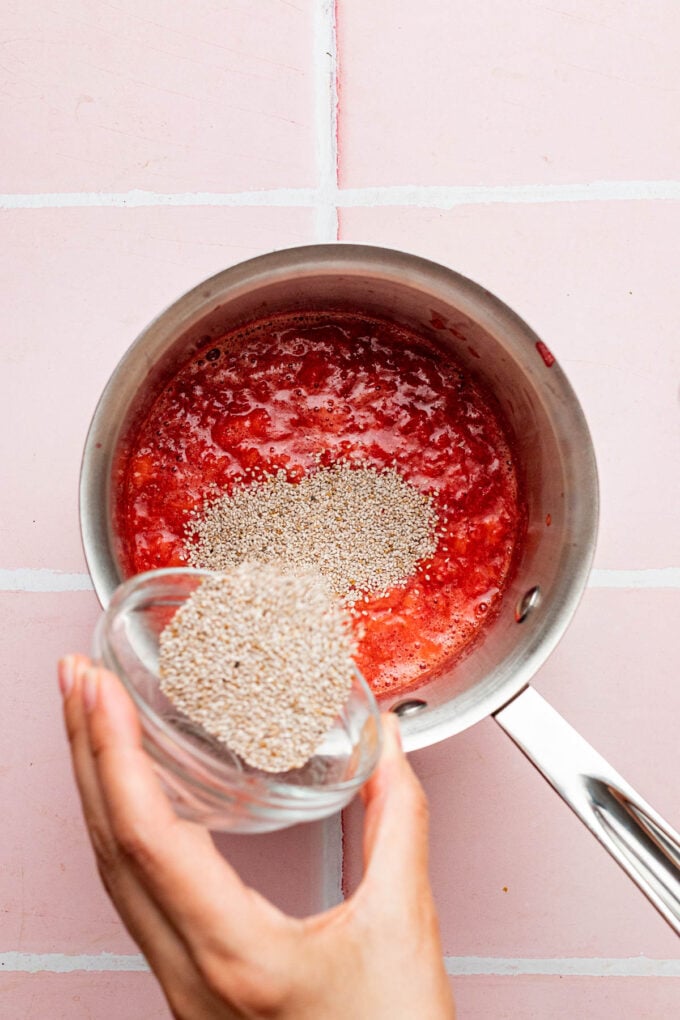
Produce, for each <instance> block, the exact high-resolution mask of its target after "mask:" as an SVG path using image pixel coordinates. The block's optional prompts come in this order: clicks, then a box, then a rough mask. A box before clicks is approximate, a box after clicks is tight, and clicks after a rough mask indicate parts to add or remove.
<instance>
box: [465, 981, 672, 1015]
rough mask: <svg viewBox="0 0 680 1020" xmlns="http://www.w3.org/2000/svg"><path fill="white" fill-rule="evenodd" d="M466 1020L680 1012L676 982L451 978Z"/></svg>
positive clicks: (668, 1013) (670, 1013)
mask: <svg viewBox="0 0 680 1020" xmlns="http://www.w3.org/2000/svg"><path fill="white" fill-rule="evenodd" d="M452 986H453V992H454V995H455V997H456V1006H457V1008H458V1012H459V1015H460V1016H461V1017H464V1018H465V1020H575V1018H576V1017H578V1018H579V1020H613V1018H614V1017H621V1018H623V1017H630V1018H631V1020H633V1018H635V1020H662V1018H664V1020H665V1018H670V1017H673V1016H677V1015H678V1013H680V981H679V980H678V979H677V978H658V977H653V978H633V977H619V978H609V977H559V976H555V977H543V976H540V975H534V974H532V975H517V976H513V977H457V978H452Z"/></svg>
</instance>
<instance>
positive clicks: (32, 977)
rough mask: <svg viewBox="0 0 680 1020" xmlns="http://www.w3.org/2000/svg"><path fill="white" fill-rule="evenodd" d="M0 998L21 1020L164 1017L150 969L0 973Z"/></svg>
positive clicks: (154, 1019) (166, 1017) (163, 1005)
mask: <svg viewBox="0 0 680 1020" xmlns="http://www.w3.org/2000/svg"><path fill="white" fill-rule="evenodd" d="M0 999H2V1001H3V1002H4V1003H5V1005H6V1006H7V1007H9V1008H11V1009H12V1013H11V1014H9V1013H8V1014H7V1016H8V1017H9V1016H10V1015H11V1016H12V1017H21V1018H22V1020H45V1018H46V1017H49V1018H50V1020H95V1018H96V1020H99V1018H100V1017H108V1016H110V1017H117V1018H119V1020H122V1018H125V1020H169V1017H170V1012H169V1010H168V1007H167V1005H166V1002H165V999H164V997H163V995H162V993H161V991H160V988H159V987H158V985H157V984H156V981H155V980H154V979H153V977H152V976H151V974H118V973H106V972H104V973H98V974H88V973H84V972H83V971H77V972H75V973H68V974H47V973H39V974H17V973H14V974H0Z"/></svg>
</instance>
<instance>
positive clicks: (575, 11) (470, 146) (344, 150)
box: [338, 0, 680, 187]
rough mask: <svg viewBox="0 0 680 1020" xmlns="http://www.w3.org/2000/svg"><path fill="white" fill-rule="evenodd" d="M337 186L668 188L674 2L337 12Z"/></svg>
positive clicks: (360, 5) (379, 7)
mask: <svg viewBox="0 0 680 1020" xmlns="http://www.w3.org/2000/svg"><path fill="white" fill-rule="evenodd" d="M338 36H339V42H340V61H341V63H340V67H341V80H340V98H341V114H342V118H341V125H340V143H341V147H340V155H341V159H340V181H341V184H342V185H343V186H345V187H360V186H362V185H371V184H390V185H391V184H459V185H460V184H473V185H474V184H512V183H529V184H535V183H539V182H541V183H542V182H551V183H555V182H561V181H589V180H600V179H603V178H605V179H612V180H616V179H624V180H635V179H638V178H655V179H663V178H666V177H669V178H675V177H676V176H677V150H678V142H679V138H678V131H679V128H678V120H677V111H676V99H675V92H676V90H677V88H678V84H679V78H680V70H679V69H678V61H677V6H676V4H674V3H673V0H661V2H660V0H652V2H645V0H623V2H611V3H600V4H596V5H593V4H590V3H586V2H585V0H562V2H560V3H559V4H553V5H547V4H546V5H543V4H538V3H532V2H528V0H511V2H507V0H478V2H476V3H449V4H442V3H440V2H438V0H419V2H418V3H413V2H411V0H392V2H390V3H381V2H378V3H370V4H368V3H365V2H364V0H341V2H340V7H339V13H338Z"/></svg>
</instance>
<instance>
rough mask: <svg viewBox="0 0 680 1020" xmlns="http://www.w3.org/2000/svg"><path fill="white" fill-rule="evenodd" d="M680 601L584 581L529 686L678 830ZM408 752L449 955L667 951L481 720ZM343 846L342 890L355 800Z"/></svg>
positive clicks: (573, 825) (357, 839)
mask: <svg viewBox="0 0 680 1020" xmlns="http://www.w3.org/2000/svg"><path fill="white" fill-rule="evenodd" d="M679 609H680V593H679V592H677V591H675V592H659V591H656V592H654V591H605V590H593V591H590V592H588V593H587V595H586V597H585V599H584V601H583V604H582V605H581V607H580V609H579V611H578V613H577V615H576V617H575V619H574V622H573V623H572V625H571V627H570V629H569V631H568V632H567V634H566V636H565V637H564V638H563V640H562V642H561V643H560V645H559V647H558V649H557V650H556V652H554V653H553V655H552V657H551V659H550V660H549V662H548V663H547V664H546V665H545V666H544V667H543V669H542V670H541V671H540V673H539V674H538V676H537V682H536V686H537V688H538V690H539V691H540V692H541V693H543V694H544V696H545V697H547V698H548V700H549V701H550V702H551V703H553V704H554V706H555V707H556V708H557V709H558V711H560V712H562V713H563V714H564V716H565V718H566V719H567V721H568V722H570V723H571V724H572V725H573V726H575V727H576V729H577V730H580V732H581V733H582V735H583V736H584V737H585V739H586V740H589V741H590V742H591V743H592V744H593V745H594V746H595V747H596V748H597V749H598V750H599V751H600V753H601V754H603V755H604V756H605V758H608V759H609V761H610V762H611V764H612V765H613V766H614V767H615V768H617V769H618V770H619V771H620V772H621V773H622V775H623V776H624V777H625V778H626V779H627V780H628V782H630V783H631V785H632V786H633V787H634V788H636V789H637V790H638V791H639V793H640V795H641V796H642V797H644V798H645V799H647V800H648V801H649V802H650V803H651V804H652V805H653V806H654V807H655V808H656V809H657V810H658V811H659V812H660V813H661V814H665V816H666V817H667V818H668V820H669V822H670V824H671V825H674V826H675V828H679V829H680V794H679V791H678V786H677V783H675V782H674V781H672V780H671V779H670V778H669V777H672V776H675V775H677V774H678V769H679V768H680V756H679V755H678V744H677V727H676V720H677V718H678V714H679V713H680V689H679V688H678V684H677V675H678V669H679V668H680V652H679V650H678V643H677V640H676V639H675V635H674V633H673V632H672V628H671V627H670V626H669V621H670V620H671V619H674V618H675V617H677V613H678V610H679ZM411 761H412V764H413V766H414V768H415V769H416V772H417V773H418V775H419V777H420V778H421V780H422V782H423V784H424V786H425V790H426V792H427V794H428V797H429V801H430V811H431V841H430V846H431V856H430V870H431V875H432V880H433V887H434V892H435V897H436V900H437V904H438V909H439V912H440V921H441V926H442V934H443V940H444V952H445V954H446V955H450V956H485V957H501V958H515V957H529V958H532V957H539V958H545V957H591V956H595V957H636V956H648V957H651V958H661V959H664V958H670V959H674V958H675V954H676V952H677V938H676V936H675V935H674V934H673V933H672V932H671V930H670V928H669V927H668V926H667V925H666V923H665V922H664V921H663V920H662V919H661V918H660V917H659V916H658V915H657V913H656V911H655V910H654V909H653V908H652V907H651V906H650V905H649V904H648V903H647V901H646V900H645V899H644V897H643V896H642V895H641V894H640V892H639V891H638V890H637V889H636V888H635V886H634V885H633V884H632V882H631V881H630V880H629V879H628V878H627V877H626V876H625V875H624V873H623V872H622V871H620V869H619V868H618V866H617V865H616V864H615V863H614V861H613V860H612V859H611V858H610V857H609V855H608V854H607V853H606V852H605V851H604V850H603V848H602V847H601V846H600V845H599V844H598V843H597V842H596V840H595V839H594V838H593V837H592V835H591V834H590V833H589V832H588V831H587V830H586V828H585V827H584V826H583V825H582V824H581V823H580V822H579V821H578V820H577V818H576V816H575V815H573V814H572V812H571V811H569V810H568V809H567V807H566V805H564V804H563V803H562V801H561V800H560V798H559V797H558V795H557V794H556V793H555V792H554V791H553V790H552V789H551V788H550V787H549V786H548V784H547V783H546V782H545V781H544V780H543V779H542V777H541V776H540V775H539V773H538V772H537V771H536V770H535V769H533V768H532V766H531V765H530V764H529V762H528V761H527V760H526V759H525V758H524V757H523V755H522V754H521V753H520V752H519V751H518V750H517V749H516V748H515V747H514V745H513V744H512V743H511V741H509V740H508V739H507V738H506V737H505V735H504V734H503V733H502V732H501V731H500V730H499V728H498V727H497V726H496V724H495V723H494V722H493V721H492V720H491V719H487V720H484V721H483V722H482V723H480V724H478V725H477V726H475V727H473V728H472V729H470V730H467V731H465V732H464V733H461V734H460V735H458V736H456V737H453V738H451V739H450V740H448V741H445V742H443V743H440V744H438V745H435V746H432V747H430V748H427V749H424V750H421V751H418V752H416V753H414V754H413V755H412V756H411ZM345 851H346V854H345V878H346V885H347V888H348V889H352V888H354V887H355V886H356V883H357V881H358V879H359V876H360V874H361V811H360V808H359V806H358V805H353V806H352V808H351V809H350V810H349V811H348V812H346V814H345ZM482 1015H483V1014H482Z"/></svg>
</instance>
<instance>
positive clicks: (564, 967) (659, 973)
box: [444, 956, 680, 977]
mask: <svg viewBox="0 0 680 1020" xmlns="http://www.w3.org/2000/svg"><path fill="white" fill-rule="evenodd" d="M444 965H445V967H446V973H447V974H453V975H458V976H459V977H462V976H472V975H475V974H487V975H491V974H493V975H497V976H506V975H507V976H512V977H516V976H518V975H520V974H543V975H553V976H556V977H557V976H559V977H680V960H651V959H649V958H648V957H646V956H633V957H629V958H618V959H602V958H597V957H596V958H592V959H590V958H588V957H580V956H565V957H555V958H554V959H531V958H520V959H516V960H513V959H510V960H506V959H499V958H495V957H487V956H445V957H444Z"/></svg>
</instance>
